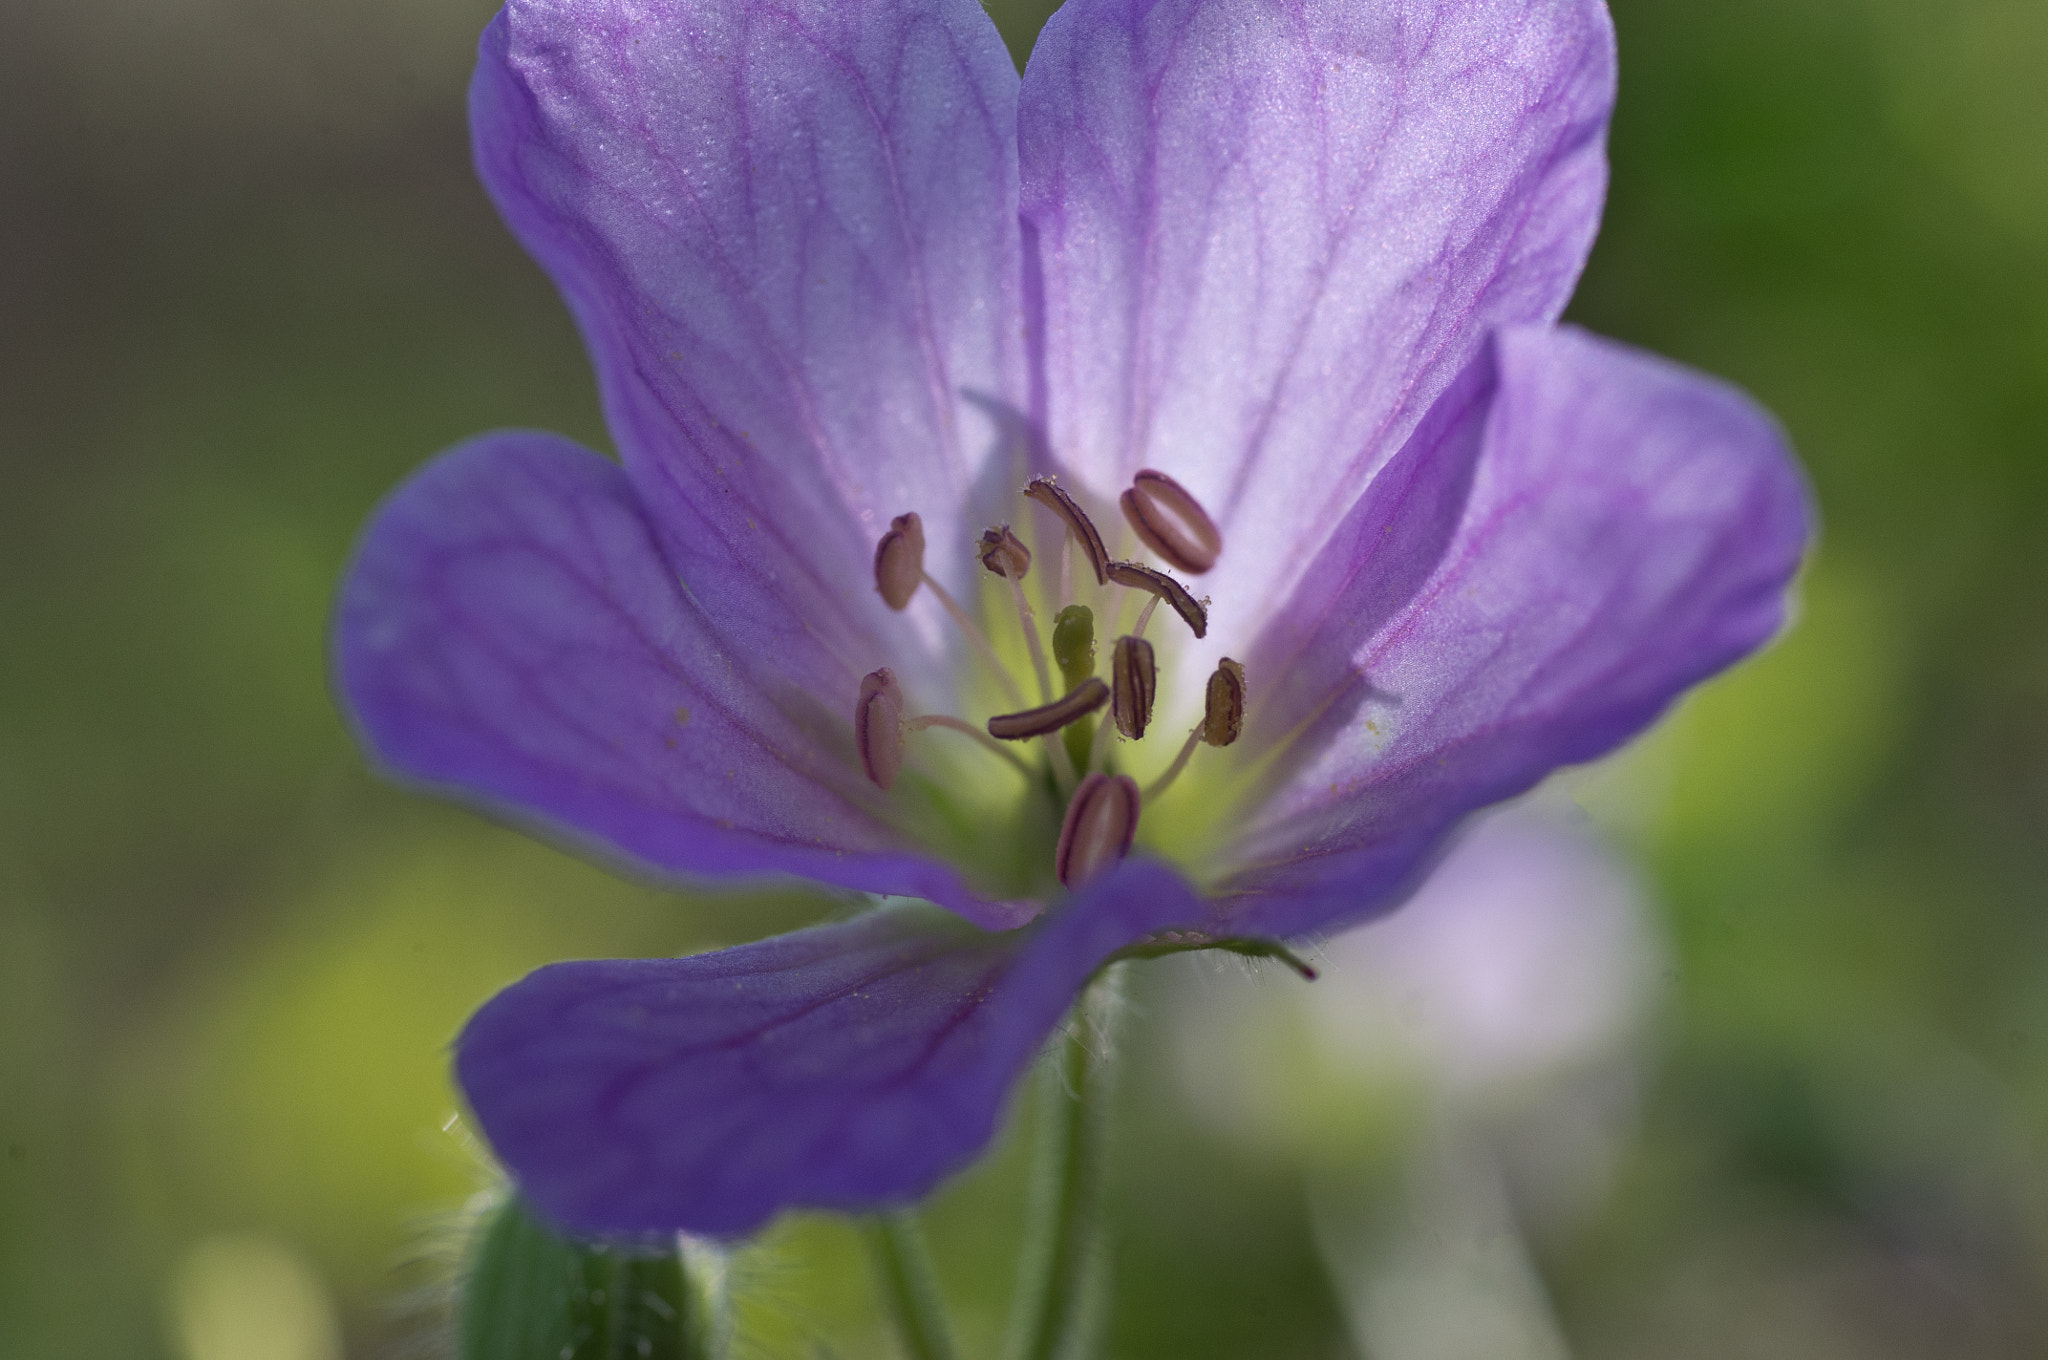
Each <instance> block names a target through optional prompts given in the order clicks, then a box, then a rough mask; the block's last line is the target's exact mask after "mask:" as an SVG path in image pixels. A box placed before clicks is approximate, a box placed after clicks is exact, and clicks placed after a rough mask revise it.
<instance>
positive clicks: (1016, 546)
mask: <svg viewBox="0 0 2048 1360" xmlns="http://www.w3.org/2000/svg"><path fill="white" fill-rule="evenodd" d="M980 553H981V565H983V566H984V567H987V568H988V569H989V570H990V571H992V572H994V573H995V574H996V575H998V576H1003V577H1007V578H1009V579H1010V580H1012V581H1021V580H1023V579H1024V577H1025V575H1026V574H1027V573H1028V572H1030V570H1031V549H1029V548H1027V547H1025V546H1024V543H1023V540H1021V539H1019V538H1018V537H1017V536H1016V535H1015V534H1013V533H1011V532H1010V526H1009V525H1007V524H1003V525H999V526H997V527H996V528H993V529H984V530H983V531H982V534H981V550H980Z"/></svg>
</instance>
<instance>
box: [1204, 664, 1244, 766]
mask: <svg viewBox="0 0 2048 1360" xmlns="http://www.w3.org/2000/svg"><path fill="white" fill-rule="evenodd" d="M1204 698H1205V700H1206V702H1205V704H1204V707H1203V711H1202V740H1203V741H1205V742H1207V743H1208V744H1209V745H1211V746H1228V745H1230V743H1232V742H1233V741H1236V740H1237V739H1238V737H1239V736H1240V735H1242V734H1243V732H1244V667H1243V666H1240V665H1239V664H1238V663H1237V662H1235V661H1232V660H1231V659H1230V658H1229V657H1227V656H1226V657H1224V658H1223V659H1222V660H1221V661H1219V662H1217V663H1216V671H1215V673H1214V674H1213V675H1211V676H1210V677H1209V692H1208V693H1207V695H1205V696H1204Z"/></svg>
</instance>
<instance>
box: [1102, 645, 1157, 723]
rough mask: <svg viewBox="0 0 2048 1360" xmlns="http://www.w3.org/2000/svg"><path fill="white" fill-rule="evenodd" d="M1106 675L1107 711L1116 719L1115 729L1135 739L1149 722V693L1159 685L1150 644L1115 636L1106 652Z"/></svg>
mask: <svg viewBox="0 0 2048 1360" xmlns="http://www.w3.org/2000/svg"><path fill="white" fill-rule="evenodd" d="M1109 674H1110V685H1109V711H1110V712H1111V714H1113V715H1114V716H1115V718H1116V730H1117V731H1119V732H1121V733H1123V734H1124V735H1125V736H1126V737H1128V738H1130V739H1131V740H1132V741H1136V740H1137V739H1138V738H1140V737H1142V736H1144V735H1145V728H1146V726H1147V725H1148V724H1149V723H1150V722H1151V721H1152V696H1153V694H1154V693H1156V692H1157V690H1158V686H1159V678H1158V671H1157V669H1156V668H1155V667H1154V665H1153V662H1152V644H1151V643H1149V642H1147V641H1145V639H1143V638H1141V637H1120V638H1118V639H1117V640H1116V647H1115V649H1114V650H1113V651H1111V653H1110V657H1109Z"/></svg>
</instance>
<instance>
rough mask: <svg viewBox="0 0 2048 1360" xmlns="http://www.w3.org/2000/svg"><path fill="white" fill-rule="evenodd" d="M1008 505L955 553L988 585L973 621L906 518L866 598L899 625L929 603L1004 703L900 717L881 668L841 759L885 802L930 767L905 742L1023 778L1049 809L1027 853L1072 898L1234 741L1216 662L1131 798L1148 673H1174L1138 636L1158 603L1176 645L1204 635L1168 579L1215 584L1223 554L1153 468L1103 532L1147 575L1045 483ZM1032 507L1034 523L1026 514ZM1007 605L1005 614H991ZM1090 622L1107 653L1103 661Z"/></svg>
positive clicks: (1200, 618)
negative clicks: (1199, 704) (967, 741)
mask: <svg viewBox="0 0 2048 1360" xmlns="http://www.w3.org/2000/svg"><path fill="white" fill-rule="evenodd" d="M1019 495H1020V496H1021V497H1022V499H1023V500H1024V501H1025V502H1028V503H1029V505H1025V506H1020V507H1019V510H1020V512H1021V517H1020V518H1018V519H1017V520H1016V524H1015V527H1013V526H1012V524H1009V523H1004V524H997V525H992V526H991V527H989V528H988V529H987V530H985V531H984V532H983V533H982V534H981V535H980V536H979V537H978V538H976V539H974V540H972V541H971V542H968V543H963V544H960V545H959V548H963V549H965V550H966V551H968V552H971V553H972V555H973V557H974V559H975V561H976V562H977V563H978V564H979V565H980V567H981V568H982V569H983V571H985V572H986V573H987V576H981V577H980V578H979V579H980V580H982V581H985V582H986V581H987V580H988V576H993V577H996V578H998V580H997V581H996V582H989V585H990V586H993V587H994V594H990V593H988V590H987V589H986V588H983V589H982V590H980V592H979V603H980V604H981V605H982V606H983V610H982V611H981V612H982V613H984V614H986V615H987V617H986V619H985V620H983V619H978V618H977V615H976V612H975V611H971V610H970V609H969V608H968V607H967V605H968V604H974V603H976V602H977V600H976V598H975V596H974V595H972V594H970V595H969V596H966V597H963V598H964V599H965V600H966V601H967V604H963V603H962V601H961V600H958V599H955V598H954V597H953V595H952V594H951V593H950V592H949V591H947V590H946V589H945V587H944V586H942V585H941V584H940V583H939V581H937V580H935V579H934V578H933V576H932V574H931V573H930V572H928V571H927V570H926V566H925V554H926V551H927V544H926V540H925V533H924V522H923V520H922V519H921V518H920V517H919V516H918V515H917V513H916V512H915V511H906V512H905V513H903V514H901V515H898V516H896V517H895V518H894V519H892V520H891V521H890V524H889V528H888V530H887V531H886V532H885V533H883V534H882V535H881V537H880V540H879V541H878V542H877V543H876V545H875V559H874V574H875V591H876V593H877V594H879V595H880V596H881V597H882V602H883V604H884V605H886V606H887V607H888V608H889V609H892V610H895V611H898V612H901V611H905V610H908V609H910V608H911V606H912V604H913V602H914V601H915V600H916V599H917V597H918V596H919V595H920V594H921V593H925V592H929V595H930V597H931V598H932V599H933V600H934V601H935V602H936V603H937V604H938V606H939V607H940V608H941V609H942V610H943V611H944V613H945V615H946V616H947V617H948V618H949V619H950V620H951V622H952V624H953V625H954V626H955V627H956V628H957V629H958V630H959V632H960V634H961V635H962V636H963V637H964V638H965V639H966V641H967V642H968V643H969V645H970V648H971V650H972V652H973V653H974V655H975V656H976V657H977V658H978V660H979V663H980V664H981V665H982V666H984V667H985V668H987V670H988V671H989V672H990V678H992V679H993V680H994V681H995V682H996V684H997V685H998V686H999V687H1000V689H1001V691H1002V693H1003V694H1004V695H1005V696H1006V697H1007V698H1008V699H1009V700H1010V701H1011V702H1010V704H1009V705H1008V706H1007V707H1005V708H1003V710H1002V711H1000V712H994V713H987V716H985V717H982V718H980V719H979V720H978V721H977V720H972V719H971V718H970V716H968V715H962V714H957V713H924V714H913V713H912V712H910V711H909V708H908V701H907V699H906V695H905V689H904V687H903V685H902V684H900V683H899V682H898V680H897V676H896V673H895V672H894V671H892V670H891V669H890V668H889V667H888V666H886V665H883V666H878V667H877V668H876V669H875V670H873V671H871V672H869V673H868V674H867V675H866V676H865V677H864V678H863V679H862V681H861V685H860V692H859V694H858V696H857V697H856V700H855V703H854V712H853V729H854V732H853V735H854V747H855V750H856V753H857V755H858V758H859V760H860V764H861V769H862V773H864V774H865V775H866V776H867V778H868V780H869V782H871V783H872V784H873V785H874V786H875V787H876V788H877V789H879V790H881V791H882V793H884V794H890V793H891V791H892V790H893V789H894V788H895V786H896V783H897V780H898V778H899V776H900V775H901V774H902V773H903V771H904V770H905V769H906V767H915V768H918V769H919V770H921V771H923V773H922V774H921V775H920V780H921V781H928V780H929V779H930V778H931V777H932V770H933V768H934V767H933V766H932V765H931V764H930V763H929V762H930V761H931V760H933V759H936V755H932V756H924V757H920V755H919V753H918V751H919V748H918V742H921V741H927V740H940V741H957V740H958V739H959V738H958V737H947V738H927V737H922V736H918V735H917V734H921V733H924V732H929V731H950V732H955V733H958V734H961V735H963V736H966V737H968V738H971V739H972V740H973V741H974V742H976V743H977V744H979V745H980V746H981V747H983V748H984V749H985V750H986V751H987V752H989V753H990V755H991V756H994V757H1000V759H1001V760H1002V761H1003V762H1006V763H1007V764H1008V765H1009V766H1010V767H1011V768H1012V769H1013V770H1014V771H1017V772H1021V773H1022V774H1023V776H1024V784H1023V789H1022V796H1023V797H1024V798H1026V799H1031V798H1039V797H1043V798H1047V799H1049V800H1051V802H1052V804H1053V809H1052V810H1053V812H1054V813H1055V814H1056V816H1057V825H1058V826H1059V836H1058V839H1057V842H1055V843H1051V844H1047V845H1046V846H1045V849H1044V851H1041V852H1040V853H1044V854H1046V855H1047V858H1048V859H1049V860H1050V861H1051V862H1050V863H1049V864H1047V865H1046V867H1047V868H1048V869H1050V871H1051V877H1052V878H1053V879H1054V880H1056V881H1057V882H1058V883H1059V884H1060V885H1061V886H1062V887H1064V888H1068V889H1073V888H1077V887H1079V886H1081V885H1082V884H1085V883H1086V882H1088V881H1089V880H1091V879H1093V878H1095V877H1097V876H1099V875H1100V874H1102V873H1104V872H1106V871H1107V870H1109V869H1110V868H1112V867H1114V866H1115V864H1116V863H1117V862H1118V861H1120V860H1122V859H1123V858H1124V857H1126V856H1127V855H1128V854H1129V853H1130V850H1131V846H1132V844H1133V843H1134V839H1135V837H1136V835H1137V831H1138V823H1139V815H1140V812H1141V811H1142V810H1143V809H1144V808H1145V807H1146V806H1148V805H1151V804H1154V803H1156V802H1157V800H1158V799H1159V797H1160V795H1162V794H1164V793H1165V792H1166V791H1167V789H1168V788H1169V787H1170V786H1171V785H1172V784H1173V782H1174V780H1175V779H1176V778H1177V777H1178V776H1179V774H1180V772H1181V771H1182V770H1183V769H1184V768H1185V767H1186V766H1187V764H1188V761H1189V759H1190V758H1191V757H1192V756H1193V754H1194V751H1195V748H1196V747H1197V746H1203V745H1206V746H1228V745H1230V744H1232V743H1233V742H1235V741H1236V740H1237V739H1238V737H1239V735H1240V734H1241V733H1242V731H1243V727H1244V713H1245V673H1244V667H1243V666H1242V665H1240V664H1239V663H1238V662H1236V661H1233V660H1230V659H1228V658H1225V659H1224V661H1223V662H1222V663H1221V664H1220V665H1219V666H1218V667H1217V669H1216V670H1215V672H1214V673H1212V674H1211V675H1210V676H1209V677H1208V679H1207V681H1206V684H1205V686H1204V690H1203V709H1202V714H1201V720H1200V721H1199V722H1198V723H1197V724H1196V725H1195V728H1194V730H1193V731H1192V732H1188V733H1187V740H1186V742H1185V744H1184V745H1182V746H1181V748H1180V749H1179V751H1178V752H1177V753H1176V754H1175V755H1174V757H1173V758H1172V760H1171V761H1170V762H1168V763H1167V768H1166V770H1165V772H1164V774H1163V776H1161V777H1160V778H1158V779H1156V780H1154V782H1153V783H1152V784H1151V785H1150V786H1149V787H1148V788H1145V789H1143V790H1142V791H1141V790H1140V787H1139V785H1138V783H1137V782H1136V780H1134V779H1133V778H1132V777H1131V775H1130V774H1129V773H1127V772H1126V770H1125V768H1124V767H1125V766H1127V765H1128V764H1130V763H1131V762H1132V761H1134V760H1136V761H1137V763H1139V764H1140V765H1141V766H1142V765H1144V764H1146V763H1147V762H1145V761H1144V760H1143V759H1142V753H1143V750H1144V748H1143V747H1141V746H1138V745H1137V744H1138V743H1141V742H1143V741H1144V740H1145V738H1146V736H1147V734H1148V733H1149V732H1151V731H1152V730H1153V728H1154V727H1155V726H1156V724H1155V722H1154V716H1155V715H1154V707H1155V702H1156V700H1157V697H1158V692H1159V684H1160V671H1161V670H1162V669H1163V668H1165V667H1167V666H1168V665H1169V664H1170V661H1171V655H1170V650H1169V652H1166V653H1162V652H1161V651H1159V650H1158V649H1157V648H1156V647H1155V645H1154V642H1153V641H1151V640H1148V639H1147V638H1146V637H1145V632H1146V627H1147V625H1148V624H1149V623H1150V621H1151V619H1152V616H1153V614H1154V613H1155V612H1158V607H1159V606H1160V605H1161V604H1164V605H1166V606H1167V611H1166V612H1168V613H1169V614H1170V615H1171V616H1173V617H1176V618H1178V619H1179V621H1180V623H1181V625H1183V626H1185V627H1186V629H1187V632H1188V635H1190V636H1192V637H1195V638H1203V637H1206V636H1207V635H1208V631H1209V609H1208V602H1207V601H1206V600H1202V599H1198V598H1197V597H1196V596H1195V594H1194V592H1192V591H1191V590H1189V589H1188V587H1187V586H1186V585H1184V584H1182V582H1181V581H1180V580H1179V579H1178V578H1177V577H1176V576H1175V575H1174V573H1175V572H1179V573H1184V574H1187V575H1200V574H1203V573H1206V572H1208V571H1211V570H1213V569H1214V568H1215V567H1216V566H1217V565H1218V563H1219V561H1220V560H1221V558H1222V555H1223V547H1224V544H1223V535H1222V532H1221V531H1220V530H1219V529H1218V528H1217V525H1216V522H1215V520H1214V519H1213V518H1212V517H1211V516H1210V515H1209V513H1208V511H1207V510H1206V509H1204V508H1203V506H1202V505H1201V504H1200V502H1199V501H1197V500H1196V499H1195V497H1194V496H1193V495H1192V494H1191V493H1190V492H1189V491H1188V490H1187V488H1186V487H1184V486H1182V485H1181V484H1180V483H1179V482H1178V481H1176V480H1174V478H1172V477H1171V476H1169V475H1168V474H1167V473H1165V472H1161V471H1159V470H1157V469H1153V468H1147V469H1144V470H1143V471H1141V472H1139V473H1138V474H1137V476H1136V477H1135V478H1134V479H1133V480H1132V483H1131V485H1130V487H1129V488H1128V489H1127V490H1125V491H1124V492H1123V493H1122V495H1121V496H1120V498H1119V500H1118V502H1117V506H1118V508H1119V509H1120V510H1121V511H1122V519H1123V521H1124V524H1123V525H1122V526H1116V532H1117V536H1118V538H1119V540H1120V541H1121V544H1129V545H1132V546H1133V547H1134V548H1135V549H1136V550H1137V553H1144V552H1149V553H1150V554H1151V555H1152V556H1153V558H1154V559H1155V560H1156V562H1157V565H1154V564H1153V563H1150V562H1146V561H1143V560H1140V558H1139V557H1138V556H1137V555H1136V554H1134V555H1133V556H1132V557H1129V558H1123V557H1116V556H1112V555H1111V551H1110V549H1111V544H1110V540H1108V539H1106V538H1105V537H1104V535H1103V533H1102V530H1101V528H1099V527H1098V526H1097V523H1096V521H1095V519H1094V518H1093V517H1092V516H1091V515H1090V514H1089V512H1088V509H1087V507H1085V506H1084V505H1083V504H1082V503H1081V501H1080V500H1079V499H1078V498H1077V497H1076V496H1075V495H1074V494H1073V493H1072V492H1070V491H1069V490H1068V489H1067V488H1065V487H1063V486H1061V485H1060V484H1059V482H1058V481H1057V480H1055V479H1054V478H1052V477H1049V476H1041V477H1034V478H1032V479H1031V481H1030V482H1029V483H1027V484H1026V485H1025V486H1024V487H1023V488H1021V490H1020V492H1019ZM1031 505H1035V506H1037V507H1039V508H1040V509H1042V510H1043V511H1045V512H1046V513H1044V514H1038V513H1037V512H1036V511H1034V510H1032V509H1031V508H1029V507H1030V506H1031ZM1106 522H1107V523H1112V524H1113V522H1114V521H1113V519H1112V520H1111V521H1106ZM1125 527H1128V530H1129V533H1128V535H1127V534H1126V533H1125ZM1133 540H1135V543H1133ZM942 574H943V573H942ZM1027 578H1028V581H1027ZM1004 596H1007V597H1008V608H1004V607H1001V606H998V605H997V604H996V603H995V601H997V600H999V599H1001V598H1002V597H1004ZM1034 599H1035V600H1036V601H1037V606H1036V607H1035V606H1034V604H1033V601H1034ZM1010 613H1013V614H1014V616H1015V624H1014V628H1015V629H1016V632H1017V636H1016V637H1014V638H1012V637H1011V636H1010V635H1009V634H1010V629H1011V627H1012V625H1010V624H1007V623H1005V622H1004V619H1003V616H1004V615H1005V614H1010ZM1041 614H1043V615H1045V616H1046V617H1049V618H1051V619H1052V626H1051V627H1050V629H1044V630H1042V628H1041V625H1040V622H1039V619H1040V616H1041ZM1133 615H1134V616H1135V617H1133ZM1098 621H1099V622H1100V624H1101V627H1102V629H1103V636H1104V642H1105V646H1104V648H1103V651H1104V652H1105V653H1106V655H1105V656H1103V657H1102V658H1101V659H1100V661H1099V660H1098V655H1097V647H1096V643H1095V639H1096V627H1097V624H1098ZM1112 638H1113V639H1114V640H1113V641H1111V640H1110V639H1112ZM1048 643H1049V644H1050V645H1049V647H1048ZM1167 643H1168V644H1170V643H1171V638H1169V639H1167ZM1020 656H1022V657H1023V658H1027V659H1028V661H1029V663H1030V670H1029V671H1028V672H1024V673H1022V674H1019V673H1017V672H1016V669H1015V665H1016V658H1018V657H1020ZM882 659H883V658H879V657H878V658H876V660H877V661H880V660H882ZM1103 663H1106V666H1104V665H1103ZM1098 669H1106V674H1098V673H1097V671H1098ZM1027 681H1029V682H1032V683H1035V686H1036V688H1037V690H1038V702H1036V703H1033V702H1031V701H1029V700H1028V699H1026V698H1025V691H1026V688H1027V683H1026V682H1027ZM920 692H922V691H920ZM969 692H973V691H972V687H970V688H969ZM984 712H985V713H986V712H987V711H986V710H984ZM1180 730H1181V731H1186V729H1185V728H1182V729H1180ZM913 737H916V738H917V739H916V740H915V741H913V740H911V738H913ZM1164 755H1165V753H1164V752H1161V759H1162V761H1163V760H1164ZM969 758H970V759H982V758H983V757H969ZM992 765H993V762H992ZM1153 768H1154V769H1157V768H1158V765H1157V764H1154V765H1153ZM991 777H992V778H1008V779H1014V778H1016V775H1015V774H1010V775H997V774H994V773H993V769H992V773H991ZM1019 825H1020V826H1031V825H1036V826H1045V827H1046V832H1031V833H1029V834H1034V835H1036V834H1046V833H1047V832H1049V830H1050V827H1049V825H1047V824H1046V823H1045V822H1043V821H1035V822H1034V821H1032V820H1031V819H1026V821H1025V822H1022V823H1020V824H1019ZM1027 858H1028V856H1027ZM1039 862H1040V863H1041V864H1044V863H1045V861H1043V860H1041V861H1039Z"/></svg>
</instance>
